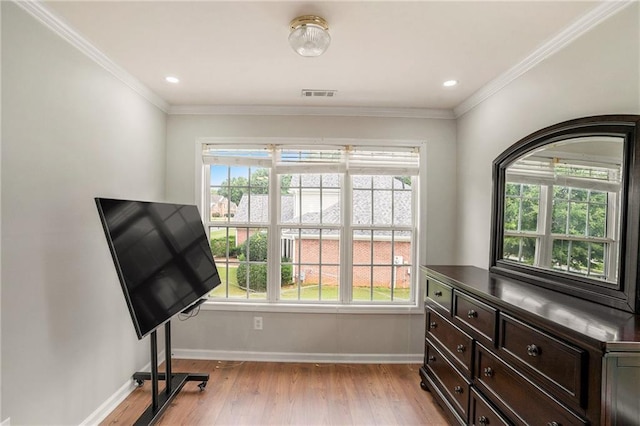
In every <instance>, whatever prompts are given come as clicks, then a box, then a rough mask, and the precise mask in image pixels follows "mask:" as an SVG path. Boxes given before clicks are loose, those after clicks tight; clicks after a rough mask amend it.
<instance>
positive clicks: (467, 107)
mask: <svg viewBox="0 0 640 426" xmlns="http://www.w3.org/2000/svg"><path fill="white" fill-rule="evenodd" d="M636 1H637V0H624V1H605V2H602V3H600V4H599V5H598V6H596V7H594V8H593V9H592V10H590V11H589V12H587V13H586V14H585V15H583V16H582V17H580V18H579V19H578V20H576V21H575V22H573V23H572V24H571V25H569V26H568V27H566V28H565V29H563V30H562V31H560V33H558V34H556V35H555V36H554V37H553V38H552V39H550V40H548V41H547V42H546V43H544V44H542V45H541V46H540V47H538V48H537V49H536V50H534V51H533V52H532V53H531V54H529V56H527V57H526V58H524V59H523V60H522V61H520V62H519V63H517V64H516V65H514V66H513V67H511V68H510V69H508V70H507V71H505V72H504V73H502V74H501V75H499V76H498V77H496V78H495V79H493V80H492V81H490V82H489V83H487V84H486V85H484V86H483V87H481V88H480V89H479V90H478V91H476V92H475V93H474V94H473V95H471V96H469V97H468V98H467V99H465V100H464V101H462V102H461V103H460V104H459V105H458V106H456V107H455V108H454V109H453V112H454V116H455V118H460V117H461V116H463V115H464V114H466V113H467V112H469V111H471V110H472V109H473V108H475V107H476V106H478V105H479V104H481V103H482V102H484V101H485V100H487V99H488V98H490V97H491V96H493V95H495V94H496V93H498V92H499V91H500V90H502V89H503V88H504V87H505V86H507V85H508V84H509V83H511V82H512V81H514V80H515V79H517V78H518V77H520V76H521V75H523V74H524V73H526V72H527V71H529V70H530V69H532V68H533V67H535V66H536V65H538V64H539V63H540V62H542V61H544V60H545V59H547V58H549V57H550V56H553V55H554V54H555V53H556V52H558V51H560V50H562V49H563V48H564V47H566V46H567V45H568V44H570V43H571V42H573V41H574V40H575V39H577V38H578V37H580V36H582V35H583V34H584V33H586V32H587V31H589V30H591V29H592V28H595V27H596V26H598V25H600V24H601V23H602V22H603V21H605V20H607V19H608V18H609V17H611V16H612V15H614V14H616V13H617V12H619V11H620V10H622V9H624V8H625V7H627V6H629V5H630V4H632V3H634V2H636Z"/></svg>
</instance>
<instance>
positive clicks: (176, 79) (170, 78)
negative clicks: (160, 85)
mask: <svg viewBox="0 0 640 426" xmlns="http://www.w3.org/2000/svg"><path fill="white" fill-rule="evenodd" d="M165 80H167V81H168V82H169V83H174V84H175V83H180V79H179V78H178V77H173V76H169V77H165Z"/></svg>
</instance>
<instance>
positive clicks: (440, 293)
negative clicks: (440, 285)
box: [433, 290, 442, 297]
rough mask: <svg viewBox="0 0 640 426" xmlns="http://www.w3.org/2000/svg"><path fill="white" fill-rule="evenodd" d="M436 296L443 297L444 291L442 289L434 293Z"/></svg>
mask: <svg viewBox="0 0 640 426" xmlns="http://www.w3.org/2000/svg"><path fill="white" fill-rule="evenodd" d="M433 295H434V296H435V297H442V292H441V291H440V290H438V291H436V292H434V293H433Z"/></svg>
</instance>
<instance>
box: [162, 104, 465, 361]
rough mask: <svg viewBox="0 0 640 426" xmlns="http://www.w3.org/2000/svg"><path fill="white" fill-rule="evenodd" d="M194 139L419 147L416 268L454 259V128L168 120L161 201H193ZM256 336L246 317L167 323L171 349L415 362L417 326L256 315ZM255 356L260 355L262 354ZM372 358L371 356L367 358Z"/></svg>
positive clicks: (420, 330)
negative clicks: (422, 148)
mask: <svg viewBox="0 0 640 426" xmlns="http://www.w3.org/2000/svg"><path fill="white" fill-rule="evenodd" d="M200 137H312V138H365V139H413V140H425V141H427V153H426V155H427V167H426V174H427V201H426V203H425V204H424V205H423V206H421V214H422V216H423V217H426V226H425V228H426V229H424V234H423V240H424V241H426V242H427V243H426V247H424V248H423V250H422V256H421V263H425V262H427V263H434V264H438V263H440V264H442V263H451V262H453V261H454V258H455V253H454V250H455V247H454V240H455V227H454V218H455V195H454V192H453V191H454V188H455V122H454V121H453V120H436V119H399V118H373V117H317V116H232V115H229V116H214V115H170V116H169V119H168V125H167V183H166V187H167V198H168V199H169V200H171V201H174V202H183V203H194V202H195V189H194V188H195V174H196V173H195V170H196V164H195V147H196V139H197V138H200ZM260 315H261V316H262V317H263V318H264V330H263V331H261V332H254V331H253V330H252V317H253V316H254V312H247V311H211V310H207V311H205V310H203V311H201V312H200V315H199V316H198V317H196V318H193V319H191V320H189V321H187V322H184V323H181V322H178V321H174V330H175V333H174V337H173V346H174V348H178V349H189V350H204V351H222V352H224V351H227V352H244V353H249V352H267V353H271V354H277V355H278V356H291V357H293V358H295V357H296V354H298V355H300V354H301V355H302V356H312V355H314V354H316V355H319V356H327V357H329V358H330V357H332V356H333V357H334V358H336V359H337V358H339V357H342V356H347V357H348V356H350V355H353V354H373V355H375V356H377V359H385V355H391V358H393V356H396V355H400V356H403V355H405V356H406V355H412V356H417V357H420V356H421V355H420V354H422V352H423V350H424V348H423V340H424V323H423V317H422V315H421V314H418V315H363V314H336V313H331V314H323V313H314V314H309V313H274V312H261V313H260ZM262 356H268V354H266V355H265V354H263V355H262ZM374 358H375V357H374Z"/></svg>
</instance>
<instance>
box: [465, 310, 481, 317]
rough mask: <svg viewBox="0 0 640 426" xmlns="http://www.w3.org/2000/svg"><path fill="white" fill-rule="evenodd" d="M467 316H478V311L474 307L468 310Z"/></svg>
mask: <svg viewBox="0 0 640 426" xmlns="http://www.w3.org/2000/svg"><path fill="white" fill-rule="evenodd" d="M467 318H469V319H471V318H478V313H477V312H476V311H474V310H473V309H471V310H470V311H469V312H467Z"/></svg>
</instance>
